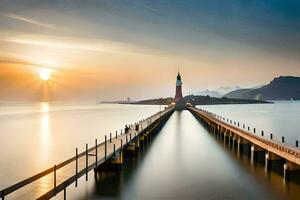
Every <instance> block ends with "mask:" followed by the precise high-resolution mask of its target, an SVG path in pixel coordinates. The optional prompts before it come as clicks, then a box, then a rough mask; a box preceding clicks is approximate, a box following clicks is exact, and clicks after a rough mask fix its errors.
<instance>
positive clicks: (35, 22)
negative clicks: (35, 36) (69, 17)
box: [2, 13, 55, 29]
mask: <svg viewBox="0 0 300 200" xmlns="http://www.w3.org/2000/svg"><path fill="white" fill-rule="evenodd" d="M2 16H4V17H8V18H10V19H14V20H18V21H22V22H25V23H29V24H33V25H36V26H41V27H44V28H50V29H54V28H55V26H54V25H52V24H48V23H44V22H40V21H38V20H35V19H32V18H29V17H25V16H20V15H16V14H13V13H6V14H3V15H2Z"/></svg>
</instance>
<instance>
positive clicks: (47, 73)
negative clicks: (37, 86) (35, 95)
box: [39, 68, 51, 81]
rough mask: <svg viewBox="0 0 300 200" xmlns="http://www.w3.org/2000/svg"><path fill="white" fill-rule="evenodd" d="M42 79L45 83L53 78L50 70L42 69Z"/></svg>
mask: <svg viewBox="0 0 300 200" xmlns="http://www.w3.org/2000/svg"><path fill="white" fill-rule="evenodd" d="M39 76H40V79H41V80H43V81H48V80H49V79H50V77H51V71H50V70H49V69H45V68H44V69H41V70H40V71H39Z"/></svg>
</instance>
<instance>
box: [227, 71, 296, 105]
mask: <svg viewBox="0 0 300 200" xmlns="http://www.w3.org/2000/svg"><path fill="white" fill-rule="evenodd" d="M224 97H227V98H236V99H256V100H291V99H293V100H300V77H293V76H280V77H277V78H274V79H273V80H272V81H271V82H270V83H269V84H268V85H266V86H263V87H260V88H257V89H242V90H235V91H233V92H229V93H227V94H226V95H224Z"/></svg>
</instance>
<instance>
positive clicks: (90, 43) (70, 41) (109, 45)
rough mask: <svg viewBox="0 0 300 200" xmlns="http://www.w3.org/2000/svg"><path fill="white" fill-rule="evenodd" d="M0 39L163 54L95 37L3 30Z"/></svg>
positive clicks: (119, 52) (146, 54)
mask: <svg viewBox="0 0 300 200" xmlns="http://www.w3.org/2000/svg"><path fill="white" fill-rule="evenodd" d="M0 41H5V42H10V43H16V44H25V45H33V46H42V47H48V48H55V49H69V50H83V51H95V52H106V53H117V54H127V55H128V54H130V55H132V54H135V55H144V56H165V52H163V51H162V50H160V49H157V48H152V47H142V46H139V45H135V44H132V43H125V42H118V41H111V40H103V39H95V38H75V37H72V38H70V37H57V36H50V35H35V34H24V33H14V32H5V33H2V34H1V32H0Z"/></svg>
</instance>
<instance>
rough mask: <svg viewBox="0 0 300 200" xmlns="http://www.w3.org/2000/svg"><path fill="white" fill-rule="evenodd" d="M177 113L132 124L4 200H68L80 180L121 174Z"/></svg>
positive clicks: (8, 192) (11, 190) (7, 192)
mask: <svg viewBox="0 0 300 200" xmlns="http://www.w3.org/2000/svg"><path fill="white" fill-rule="evenodd" d="M173 111H174V107H172V106H170V107H167V108H165V110H163V111H160V112H158V113H156V114H154V115H153V116H151V117H149V118H146V119H143V120H140V121H138V122H136V123H134V124H131V125H130V126H129V127H130V128H129V130H128V131H127V133H125V132H123V130H122V131H120V132H117V131H116V132H115V133H110V134H108V135H105V138H103V139H104V140H103V142H101V143H98V140H97V139H95V145H94V146H93V147H88V145H87V144H86V150H85V151H84V152H78V149H77V148H76V150H75V149H74V150H75V151H74V156H73V157H70V158H69V159H67V160H66V161H64V162H62V163H59V164H56V165H53V167H51V168H49V169H46V170H44V171H42V172H40V173H38V174H35V175H34V176H32V177H29V178H27V179H25V180H23V181H20V182H18V183H16V184H14V185H12V186H10V187H7V188H5V189H3V190H0V198H1V199H2V200H4V199H41V200H43V199H51V198H52V197H54V196H56V195H57V194H58V193H60V192H63V193H64V195H63V196H64V199H67V189H68V186H70V185H72V184H75V186H76V187H77V186H78V179H79V178H81V177H83V176H85V180H86V181H88V173H89V172H90V171H92V170H93V171H94V173H95V176H96V173H97V172H98V171H99V170H100V171H101V170H119V169H121V168H122V164H123V157H124V156H135V152H136V151H138V150H139V148H142V147H143V145H145V144H146V143H148V142H149V141H151V138H152V137H154V135H155V134H156V133H158V131H159V129H160V128H161V127H162V125H163V124H164V123H165V122H166V121H167V120H168V118H169V117H170V116H171V114H172V113H173Z"/></svg>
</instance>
